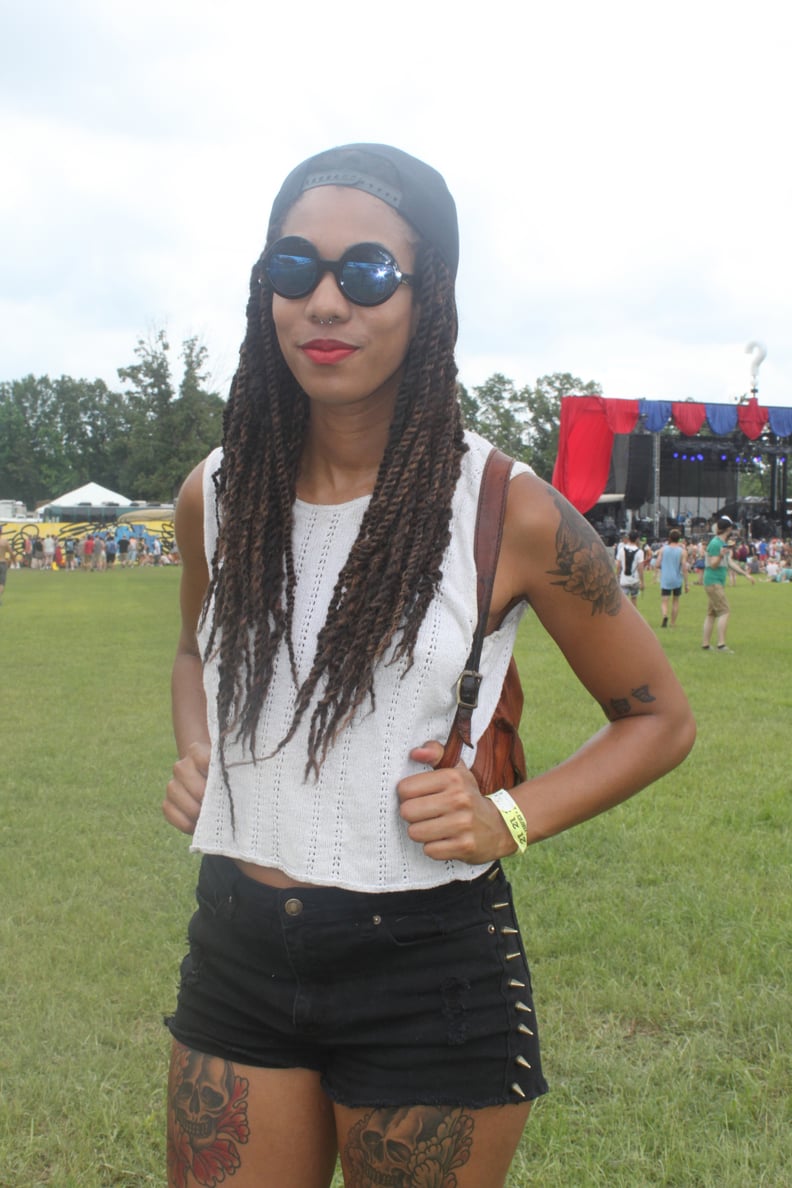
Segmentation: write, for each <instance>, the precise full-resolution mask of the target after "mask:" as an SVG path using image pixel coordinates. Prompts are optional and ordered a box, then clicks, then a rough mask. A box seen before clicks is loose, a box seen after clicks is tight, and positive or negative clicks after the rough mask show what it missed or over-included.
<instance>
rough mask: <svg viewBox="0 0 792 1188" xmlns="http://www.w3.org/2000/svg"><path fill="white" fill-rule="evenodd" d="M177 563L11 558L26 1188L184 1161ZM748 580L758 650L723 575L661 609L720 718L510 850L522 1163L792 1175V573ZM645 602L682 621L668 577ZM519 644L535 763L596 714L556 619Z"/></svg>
mask: <svg viewBox="0 0 792 1188" xmlns="http://www.w3.org/2000/svg"><path fill="white" fill-rule="evenodd" d="M177 582H178V572H177V571H174V570H167V569H162V570H159V569H141V570H135V571H125V572H111V573H106V574H88V573H27V572H16V571H15V572H12V573H10V574H9V578H8V585H7V589H6V594H5V598H4V602H3V606H2V607H1V608H0V658H2V683H3V688H2V694H1V696H2V714H1V715H0V772H1V774H0V885H2V899H1V900H0V993H1V994H2V998H1V999H0V1185H1V1186H2V1188H36V1186H38V1185H54V1186H57V1188H110V1186H115V1185H123V1186H127V1188H133V1186H135V1188H137V1186H142V1185H162V1184H163V1182H164V1173H163V1166H164V1139H163V1127H162V1117H163V1111H164V1080H165V1072H166V1064H167V1058H168V1049H169V1040H168V1035H167V1033H166V1031H165V1029H164V1028H163V1026H162V1016H163V1015H164V1014H165V1013H167V1012H169V1011H170V1010H171V1009H172V1007H173V1002H174V995H175V988H176V976H177V969H178V964H179V961H180V959H181V956H182V953H183V949H184V939H185V930H186V922H187V919H188V915H189V912H190V911H191V908H192V895H193V884H194V878H195V873H196V859H195V858H194V857H193V856H191V855H189V854H188V852H187V843H186V839H185V838H183V837H182V836H181V835H180V834H177V833H176V832H175V831H174V830H172V829H170V828H169V827H168V826H167V825H166V824H165V823H164V821H163V819H162V818H161V816H160V812H159V804H160V801H161V799H162V792H163V789H164V784H165V781H166V779H167V778H168V773H169V770H170V765H171V763H172V760H173V746H172V742H171V737H170V726H169V695H168V675H169V667H170V660H171V655H172V652H173V646H174V642H175V636H176V626H177V621H176V618H177V611H176V595H177ZM729 596H730V598H731V601H732V606H733V615H732V622H731V624H730V628H729V643H730V644H731V646H732V647H733V648H734V649H735V653H736V654H735V655H733V656H722V655H716V654H707V653H704V652H702V651H701V650H700V648H699V635H700V628H701V620H702V618H703V613H704V604H705V603H704V592H703V590H702V589H701V588H696V587H693V588H692V590H691V592H690V594H688V595H687V596H685V597H684V598H683V604H682V609H681V614H680V623H679V626H678V627H677V629H676V630H674V631H673V632H672V631H659V630H658V634H659V635H660V636H661V638H662V644H663V646H664V648H665V649H666V651H667V653H668V655H669V657H670V659H671V661H672V663H673V665H674V667H675V669H676V670H677V672H678V674H679V676H680V678H681V680H682V682H683V684H684V685H685V687H686V689H687V691H688V694H689V696H690V699H691V701H692V704H693V707H694V710H695V712H696V716H697V718H698V723H699V738H698V742H697V744H696V747H695V749H694V751H693V753H692V755H691V757H690V758H689V759H688V760H687V762H686V763H685V764H684V765H683V767H681V768H680V769H678V770H677V771H676V772H674V773H673V774H671V775H670V776H668V777H666V779H664V780H663V781H661V782H660V783H659V784H657V785H656V786H655V787H654V788H653V789H652V790H650V791H647V792H644V793H643V794H642V795H640V796H639V797H637V798H636V799H635V800H633V801H631V802H630V803H628V804H626V805H623V806H621V807H620V808H618V809H616V810H614V811H613V812H611V813H609V814H607V815H606V816H604V817H601V818H599V819H597V820H596V821H593V822H590V823H588V824H586V825H584V826H581V827H579V828H578V829H576V830H573V831H571V832H570V833H568V834H565V835H563V836H561V837H558V838H555V839H553V840H551V841H549V842H546V843H544V844H543V845H541V846H536V847H534V848H532V849H531V850H529V852H528V854H527V856H526V857H525V858H524V859H522V860H520V861H519V862H518V861H516V860H514V859H512V860H510V862H509V874H510V877H511V879H512V881H513V883H514V886H515V892H516V895H517V899H518V905H519V908H520V913H521V917H522V922H523V927H524V931H525V938H526V946H527V949H528V953H529V957H530V958H531V963H532V971H533V975H534V982H535V985H534V989H535V992H536V997H537V1002H538V1006H539V1010H540V1016H539V1017H540V1025H541V1027H542V1038H543V1045H544V1061H545V1071H546V1074H547V1076H548V1079H549V1081H550V1083H551V1093H550V1094H549V1095H548V1096H547V1097H546V1098H544V1099H543V1100H542V1101H540V1102H539V1103H538V1105H537V1107H536V1108H535V1110H534V1112H533V1116H532V1118H531V1121H530V1123H529V1126H528V1129H527V1132H526V1135H525V1138H524V1140H523V1143H522V1146H521V1149H520V1151H519V1153H518V1156H517V1159H516V1160H515V1164H514V1167H513V1171H512V1175H511V1179H510V1181H509V1185H510V1188H523V1186H524V1185H541V1186H542V1188H588V1186H592V1188H593V1186H603V1188H605V1186H607V1188H642V1186H650V1185H679V1186H684V1188H687V1186H701V1188H705V1186H710V1185H711V1186H713V1188H714V1186H716V1185H718V1186H722V1188H754V1186H758V1185H767V1186H772V1188H784V1186H785V1185H792V1037H791V1035H790V1032H791V1031H792V1027H791V1024H792V989H791V986H792V940H791V937H792V925H791V924H790V921H791V920H792V873H791V871H792V864H791V863H790V857H791V853H790V850H791V849H792V845H791V843H790V836H791V831H790V821H791V819H792V752H791V750H790V741H789V740H790V725H791V724H792V713H791V712H790V711H791V709H792V680H790V677H791V676H792V642H790V639H791V634H790V622H791V621H792V586H789V585H785V586H780V585H770V584H759V585H757V586H755V587H750V586H748V584H747V583H744V582H742V583H741V584H740V585H738V586H737V587H736V588H735V589H734V590H730V591H729ZM640 609H641V611H642V613H644V614H645V615H646V617H647V618H648V620H649V622H650V623H651V624H652V625H655V626H656V625H658V624H659V621H660V615H659V589H658V587H656V586H649V588H648V589H647V591H646V594H645V595H644V597H643V599H642V601H641V603H640ZM518 658H519V661H520V667H521V670H522V673H523V679H524V684H525V689H526V708H525V715H524V719H523V726H524V729H523V734H524V737H525V742H526V751H527V755H528V760H529V764H530V767H531V769H532V770H535V771H537V770H540V769H542V768H544V767H547V766H549V765H552V764H554V763H557V762H558V761H559V760H560V759H562V758H563V757H564V756H565V755H567V754H568V753H569V752H570V751H571V750H572V749H573V748H574V747H575V746H576V745H577V744H578V743H579V742H580V741H582V739H583V738H584V737H586V735H587V734H588V733H590V732H591V731H592V730H593V729H595V728H597V727H598V726H599V724H600V721H601V718H600V711H599V709H598V708H597V707H596V706H595V705H594V704H593V703H592V702H591V700H590V699H589V698H588V696H587V695H586V694H585V693H584V692H583V691H582V690H580V688H579V687H578V686H577V684H576V682H575V680H574V678H572V677H571V675H570V674H569V672H568V670H567V669H566V667H565V665H564V662H563V660H562V659H561V658H560V656H559V655H558V653H557V652H556V651H555V649H554V647H553V645H552V644H550V643H549V641H548V640H547V639H546V638H545V637H544V636H543V634H542V633H541V631H540V630H539V629H538V628H537V625H536V623H535V622H533V621H532V620H531V619H528V620H527V621H526V623H525V624H524V626H523V628H522V629H521V635H520V639H519V652H518ZM263 1183H264V1184H266V1181H263ZM338 1183H339V1184H340V1180H339V1181H338ZM232 1184H233V1181H229V1185H228V1188H230V1186H231V1185H232ZM266 1188H269V1186H266Z"/></svg>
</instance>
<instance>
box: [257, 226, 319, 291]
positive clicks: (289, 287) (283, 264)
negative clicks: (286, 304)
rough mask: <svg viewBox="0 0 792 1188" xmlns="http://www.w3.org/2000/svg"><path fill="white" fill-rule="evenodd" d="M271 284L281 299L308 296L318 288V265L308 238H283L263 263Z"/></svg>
mask: <svg viewBox="0 0 792 1188" xmlns="http://www.w3.org/2000/svg"><path fill="white" fill-rule="evenodd" d="M264 269H265V271H266V273H267V278H268V280H269V283H270V284H271V285H272V287H273V289H274V290H275V292H276V293H277V294H278V296H280V297H305V296H306V294H308V293H310V292H311V290H312V289H313V288H315V287H316V282H317V280H318V279H319V264H318V260H317V257H316V250H315V249H314V248H313V246H312V245H311V244H310V243H309V242H308V240H307V239H300V238H298V237H297V236H293V237H291V238H287V239H281V240H279V241H278V243H276V244H275V250H274V251H272V252H271V253H270V255H269V256H267V259H266V262H265V264H264Z"/></svg>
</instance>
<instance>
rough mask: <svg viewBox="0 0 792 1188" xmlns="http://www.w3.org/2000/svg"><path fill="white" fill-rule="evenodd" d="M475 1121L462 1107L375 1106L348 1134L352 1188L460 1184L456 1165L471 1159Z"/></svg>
mask: <svg viewBox="0 0 792 1188" xmlns="http://www.w3.org/2000/svg"><path fill="white" fill-rule="evenodd" d="M472 1143H473V1119H472V1117H471V1116H470V1114H468V1113H465V1111H464V1110H462V1109H455V1108H449V1107H448V1106H444V1107H440V1106H413V1107H412V1108H411V1109H404V1108H390V1109H383V1110H372V1111H371V1112H370V1113H368V1114H366V1115H364V1116H363V1117H362V1118H361V1119H360V1120H359V1121H358V1122H356V1123H355V1125H354V1126H353V1127H352V1129H351V1130H350V1132H349V1139H348V1141H347V1144H346V1146H345V1148H344V1153H343V1163H344V1173H345V1175H346V1176H347V1178H348V1182H349V1188H370V1185H372V1184H390V1185H392V1186H393V1188H412V1186H413V1185H417V1184H422V1185H423V1184H425V1185H427V1188H429V1186H430V1185H437V1186H438V1188H441V1186H442V1188H457V1178H456V1175H455V1174H454V1168H457V1167H462V1166H463V1165H464V1164H465V1163H467V1161H468V1159H469V1158H470V1148H471V1146H472Z"/></svg>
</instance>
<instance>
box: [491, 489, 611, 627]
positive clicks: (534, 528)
mask: <svg viewBox="0 0 792 1188" xmlns="http://www.w3.org/2000/svg"><path fill="white" fill-rule="evenodd" d="M504 549H505V551H506V555H507V557H508V558H509V567H510V570H511V572H512V580H513V581H514V582H515V583H516V585H515V587H514V589H515V594H516V593H517V591H518V590H519V592H520V594H521V595H522V596H523V597H524V598H526V599H527V600H528V601H529V602H530V603H531V604H532V605H534V606H535V607H536V608H537V609H538V607H539V605H540V604H544V603H548V602H552V601H555V602H558V601H559V599H562V600H564V598H565V597H566V599H569V600H574V602H576V603H578V604H580V609H582V608H585V609H586V613H587V614H588V615H606V616H613V615H617V614H619V612H620V610H621V609H622V597H621V591H620V589H619V583H618V581H617V579H616V574H615V570H614V563H613V558H612V557H611V555H610V553H609V552H608V550H607V549H606V548H605V545H604V544H603V542H602V540H601V539H600V537H599V536H598V535H597V533H596V532H595V531H594V529H593V528H592V526H591V525H590V524H589V522H588V520H586V519H585V518H584V517H583V516H582V515H581V514H580V512H578V511H577V510H576V509H575V508H574V507H573V506H572V504H571V503H570V502H569V501H568V500H567V499H565V498H564V496H563V495H561V494H560V493H559V492H558V491H556V490H555V488H554V487H551V486H550V485H549V484H548V483H546V482H544V481H543V480H542V479H540V478H537V476H536V475H533V474H521V475H517V476H515V478H514V479H513V480H512V482H511V485H510V489H509V501H508V505H507V510H506V524H505V528H504ZM566 609H567V611H571V610H572V609H573V608H572V605H571V604H570V605H569V606H567V608H566Z"/></svg>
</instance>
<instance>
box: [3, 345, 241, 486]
mask: <svg viewBox="0 0 792 1188" xmlns="http://www.w3.org/2000/svg"><path fill="white" fill-rule="evenodd" d="M134 353H135V356H136V358H135V362H134V363H131V364H130V365H129V366H128V367H119V368H118V377H119V380H120V381H121V390H120V391H112V390H111V389H110V388H108V386H107V385H106V384H105V382H104V381H103V380H100V379H96V380H86V379H74V378H72V377H71V376H68V375H63V376H61V377H60V378H59V379H50V377H49V376H46V375H45V376H40V377H36V376H33V375H28V376H25V378H24V379H19V380H11V381H9V382H5V383H0V497H2V498H4V499H17V500H20V501H22V502H24V503H25V504H26V505H27V507H29V508H34V507H35V506H36V505H37V504H40V503H42V502H43V501H45V500H47V499H56V498H57V497H58V496H59V495H61V494H63V492H65V491H70V490H73V489H74V488H76V487H81V486H83V484H85V483H87V482H95V483H99V484H100V485H101V486H103V487H109V488H110V489H111V490H113V491H118V492H120V493H121V494H123V495H126V496H127V498H129V499H133V500H142V501H145V502H149V503H170V502H172V501H173V499H174V498H175V496H176V494H177V492H178V490H179V486H180V485H181V483H182V481H183V480H184V478H185V476H186V475H187V474H188V473H189V471H190V470H191V469H192V467H193V466H194V465H195V464H196V462H198V461H200V459H201V458H202V457H204V455H205V454H207V453H208V452H209V450H211V449H212V448H213V447H214V446H215V445H217V444H218V442H219V441H220V438H221V435H222V418H223V408H224V401H223V400H222V399H221V398H220V396H219V395H218V394H217V393H216V392H213V391H211V390H210V388H209V386H208V367H207V349H206V347H205V346H204V345H202V344H201V343H200V342H199V340H198V339H197V338H188V339H186V341H185V342H184V343H183V344H182V348H181V352H180V360H181V378H180V380H179V381H178V383H176V382H175V380H174V377H173V371H172V367H171V359H170V344H169V342H168V339H167V336H166V334H165V332H164V331H163V330H160V331H158V332H157V333H156V334H155V335H153V336H152V337H150V338H149V339H142V338H140V339H138V343H137V346H136V347H135V352H134Z"/></svg>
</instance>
